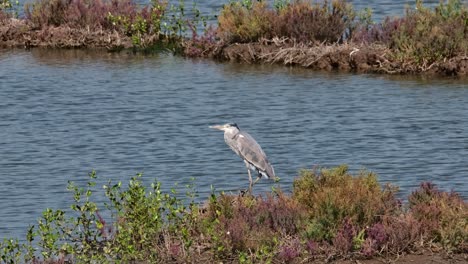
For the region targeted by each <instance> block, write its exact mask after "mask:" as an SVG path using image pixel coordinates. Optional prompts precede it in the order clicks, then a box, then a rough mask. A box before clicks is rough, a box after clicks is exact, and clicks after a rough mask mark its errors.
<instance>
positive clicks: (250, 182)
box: [244, 160, 253, 194]
mask: <svg viewBox="0 0 468 264" xmlns="http://www.w3.org/2000/svg"><path fill="white" fill-rule="evenodd" d="M244 163H245V166H246V167H247V172H248V173H249V194H252V186H253V181H252V174H250V165H249V163H248V162H247V161H245V160H244Z"/></svg>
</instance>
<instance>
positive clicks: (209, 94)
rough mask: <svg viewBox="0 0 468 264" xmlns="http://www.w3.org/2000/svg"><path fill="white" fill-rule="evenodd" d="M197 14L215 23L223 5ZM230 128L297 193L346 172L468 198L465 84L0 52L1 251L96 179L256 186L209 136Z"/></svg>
mask: <svg viewBox="0 0 468 264" xmlns="http://www.w3.org/2000/svg"><path fill="white" fill-rule="evenodd" d="M404 2H405V1H353V3H354V4H355V6H357V7H358V8H363V7H365V6H366V5H371V7H372V8H373V9H374V10H375V12H374V13H375V14H376V15H378V16H384V15H398V14H400V15H401V14H402V13H403V6H404V5H403V3H404ZM426 2H428V1H426ZM433 2H438V1H433ZM198 3H199V6H200V7H201V8H202V9H203V10H204V12H205V13H206V14H207V13H210V12H212V13H214V11H213V10H218V8H219V7H220V6H221V4H222V2H218V1H198ZM409 3H411V2H409ZM224 122H237V123H238V124H239V126H240V127H241V128H242V129H245V130H247V131H248V132H250V133H251V134H252V135H253V136H254V137H255V138H256V139H257V140H258V141H259V143H260V144H261V145H262V146H263V148H264V150H265V152H266V153H267V154H268V156H269V158H270V160H271V162H272V163H273V165H274V167H275V170H276V172H277V174H278V175H279V176H280V177H281V178H282V180H281V185H282V186H283V188H284V189H285V190H290V187H291V183H292V180H293V178H294V177H295V176H296V175H297V171H298V170H299V169H300V168H311V167H314V166H316V165H320V166H334V165H338V164H342V163H347V164H349V165H350V168H351V169H352V170H353V171H356V170H359V169H360V168H362V167H366V168H368V169H370V170H373V171H375V172H377V173H378V174H379V175H380V179H381V180H382V182H391V183H394V184H396V185H399V186H401V192H400V195H401V196H402V197H403V196H405V195H407V194H408V193H409V192H411V190H413V189H414V188H415V187H416V186H417V185H418V184H419V183H420V182H421V181H433V182H435V183H437V184H439V185H440V186H441V187H442V188H443V189H445V190H450V189H455V190H457V191H458V192H460V193H461V194H462V195H463V197H465V198H466V197H468V186H467V185H466V183H465V182H466V180H467V179H468V166H467V157H468V134H467V132H468V131H467V130H468V127H467V126H466V124H467V123H468V82H467V81H466V80H452V79H439V80H424V79H421V78H411V77H407V78H401V77H400V78H398V77H389V76H380V75H353V74H338V73H318V72H312V71H309V70H304V69H297V68H288V67H281V66H271V65H256V66H248V65H239V64H231V63H216V62H213V61H205V60H186V59H183V58H179V57H173V56H171V55H168V54H160V55H155V56H141V55H133V54H130V55H129V54H107V53H96V52H84V51H73V50H68V51H43V50H32V51H30V52H27V51H18V50H16V51H11V50H10V51H6V50H0V223H1V224H0V239H2V238H3V237H9V236H13V237H23V236H24V235H25V232H26V228H27V226H28V225H29V224H33V223H34V222H35V220H36V218H37V217H39V216H40V213H41V212H42V210H43V209H45V208H47V207H52V208H56V209H58V208H62V209H63V208H66V207H67V206H68V205H69V204H70V202H71V196H70V194H69V193H67V191H66V184H67V181H68V180H74V181H78V182H81V183H83V182H84V181H85V180H86V175H87V173H88V172H89V171H91V170H92V169H96V171H97V173H98V176H100V177H101V179H102V180H101V182H100V185H101V184H102V183H104V182H105V180H107V179H112V180H115V181H116V180H122V181H127V180H128V179H129V178H130V177H131V176H132V175H134V174H135V173H137V172H143V173H144V179H145V181H146V182H151V181H153V180H154V179H157V180H159V181H161V182H162V183H163V187H164V188H165V189H168V188H171V187H173V183H175V182H178V183H179V187H176V188H177V189H179V190H180V191H181V192H182V191H183V190H184V187H183V186H184V185H186V184H188V183H190V182H191V178H192V177H195V184H196V186H197V190H198V191H199V196H200V197H199V199H200V200H203V199H205V198H206V197H207V196H208V194H209V192H210V186H211V185H213V186H215V187H216V188H217V189H218V190H226V191H233V192H237V190H239V189H241V188H245V187H247V185H248V180H247V173H246V170H245V167H244V165H243V163H242V161H241V160H240V159H239V158H238V157H237V156H235V154H234V153H232V152H231V151H230V150H229V148H228V147H227V146H226V145H225V144H224V142H223V136H222V134H221V133H220V132H218V131H214V130H211V129H209V128H208V126H209V125H212V124H216V123H224ZM271 186H272V184H271V182H268V181H261V182H259V184H258V186H256V191H257V192H259V193H260V192H264V191H267V190H269V188H270V187H271ZM97 198H98V200H99V199H101V200H102V196H99V195H98V197H97Z"/></svg>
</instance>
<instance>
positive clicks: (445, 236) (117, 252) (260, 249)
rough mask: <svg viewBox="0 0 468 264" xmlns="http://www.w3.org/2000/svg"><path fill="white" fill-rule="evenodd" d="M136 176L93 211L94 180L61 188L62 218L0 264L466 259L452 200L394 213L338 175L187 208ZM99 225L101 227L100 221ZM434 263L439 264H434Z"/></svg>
mask: <svg viewBox="0 0 468 264" xmlns="http://www.w3.org/2000/svg"><path fill="white" fill-rule="evenodd" d="M141 177H142V175H141V174H138V175H136V176H135V177H133V178H132V179H131V180H130V182H129V183H128V186H127V187H125V188H124V187H123V185H122V183H121V182H118V183H113V182H110V181H109V182H108V184H106V185H104V192H105V196H106V197H107V202H106V203H104V205H102V204H97V203H96V202H94V201H93V197H94V196H93V193H95V192H96V191H97V190H98V188H97V187H96V180H97V177H96V173H95V172H92V173H90V174H89V181H88V183H87V184H86V185H85V186H78V185H76V184H75V183H73V182H69V185H68V190H69V191H70V192H71V194H72V197H73V203H72V205H71V207H70V208H71V210H70V209H69V210H67V211H65V210H52V209H46V210H45V211H44V212H43V214H42V216H41V217H40V218H39V219H38V221H37V223H36V225H33V226H31V227H30V228H29V230H28V232H27V236H26V239H25V241H26V242H25V243H24V244H21V243H19V242H18V240H15V239H5V240H4V241H3V242H1V243H0V260H1V261H2V262H3V263H23V262H26V263H64V262H65V263H108V262H110V263H115V262H118V263H120V262H122V263H193V262H199V263H200V262H203V263H214V262H223V263H277V262H278V263H304V262H309V263H310V262H317V263H323V262H330V261H337V260H344V259H361V260H365V259H369V258H385V259H387V260H391V259H397V258H399V257H400V256H401V255H404V254H409V253H413V254H414V253H417V254H423V253H424V252H425V254H426V255H428V254H434V255H437V257H438V258H439V259H440V258H441V256H445V257H444V258H445V260H446V262H451V263H462V262H464V261H466V260H467V259H468V204H467V203H466V202H465V201H464V200H463V199H462V198H461V197H460V196H459V195H458V194H456V193H454V192H443V191H441V190H439V189H438V188H437V187H436V186H435V185H433V184H431V183H422V184H421V186H420V187H419V188H418V189H417V190H415V191H414V192H413V193H411V194H410V195H409V197H408V200H407V202H405V203H402V201H401V200H399V199H397V198H396V196H395V194H396V192H397V190H398V188H397V187H395V186H391V185H388V184H387V185H385V186H383V187H382V186H381V184H379V183H378V181H377V176H376V175H375V174H374V173H372V172H368V171H360V172H359V173H357V175H355V176H353V175H351V174H350V173H349V172H348V168H347V166H344V165H343V166H339V167H336V168H331V169H326V168H322V169H313V170H302V171H301V172H300V175H299V177H298V178H297V179H296V180H295V181H294V185H293V191H292V194H290V195H287V194H285V193H283V192H282V191H281V190H280V189H279V188H278V187H275V188H273V190H272V192H271V193H267V194H266V195H265V196H258V197H254V196H241V195H228V194H224V193H220V194H217V193H216V191H215V190H212V194H211V197H210V198H209V200H208V201H206V202H205V203H204V204H203V205H199V204H197V203H195V201H194V198H195V196H196V191H195V188H196V187H195V186H194V185H193V184H189V185H187V194H186V195H187V196H186V199H181V198H177V197H179V196H178V194H177V193H176V192H175V191H174V190H172V191H171V192H169V193H165V192H163V191H162V190H161V184H160V183H159V182H157V181H155V182H154V183H153V184H151V186H150V187H146V186H145V185H144V184H143V183H142V179H141ZM104 215H106V216H108V217H103V216H104ZM441 260H443V259H441Z"/></svg>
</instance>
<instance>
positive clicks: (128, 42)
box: [0, 19, 163, 51]
mask: <svg viewBox="0 0 468 264" xmlns="http://www.w3.org/2000/svg"><path fill="white" fill-rule="evenodd" d="M162 40H163V39H162V37H161V36H157V35H146V36H143V38H142V42H143V43H142V45H141V46H150V45H154V44H156V43H158V42H160V41H162ZM0 47H2V48H35V47H40V48H69V49H70V48H85V49H94V48H105V49H107V50H109V51H118V50H122V49H130V48H133V47H134V44H133V42H132V39H131V37H129V36H127V35H125V34H122V33H120V32H118V31H116V30H109V29H101V30H89V29H84V28H83V29H80V28H71V27H69V26H58V27H54V26H49V27H46V28H41V29H35V28H34V27H33V26H32V25H31V24H30V23H28V22H27V21H25V20H19V19H8V20H5V21H3V22H2V23H1V24H0Z"/></svg>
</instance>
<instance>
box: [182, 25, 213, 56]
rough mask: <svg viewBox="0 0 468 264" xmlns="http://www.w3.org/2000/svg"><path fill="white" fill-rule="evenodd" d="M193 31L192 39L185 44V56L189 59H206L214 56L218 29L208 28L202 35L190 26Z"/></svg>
mask: <svg viewBox="0 0 468 264" xmlns="http://www.w3.org/2000/svg"><path fill="white" fill-rule="evenodd" d="M189 26H190V28H191V30H192V38H191V39H190V40H188V41H186V42H185V43H184V48H185V50H184V55H185V56H188V57H192V58H195V57H205V56H207V54H212V53H213V51H214V49H215V48H216V29H214V28H213V27H211V26H210V27H208V28H207V29H206V30H205V32H204V33H203V34H202V35H199V34H198V33H197V32H196V29H195V28H194V27H193V26H191V25H190V24H189Z"/></svg>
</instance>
